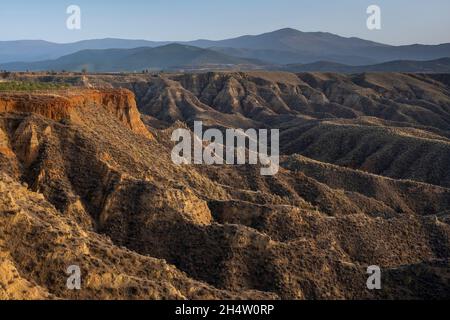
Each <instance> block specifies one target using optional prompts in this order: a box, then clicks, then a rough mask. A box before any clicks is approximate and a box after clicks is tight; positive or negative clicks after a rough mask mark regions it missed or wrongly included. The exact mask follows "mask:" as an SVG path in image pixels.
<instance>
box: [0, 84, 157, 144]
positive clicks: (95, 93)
mask: <svg viewBox="0 0 450 320" xmlns="http://www.w3.org/2000/svg"><path fill="white" fill-rule="evenodd" d="M87 105H89V106H93V107H102V108H105V110H107V111H108V112H110V113H111V114H113V115H114V116H115V117H116V118H117V119H119V120H120V121H121V122H122V123H123V124H124V125H125V126H127V127H128V128H130V129H131V130H132V131H133V132H136V133H138V134H140V135H144V136H146V137H148V138H152V135H151V134H150V132H149V131H148V129H147V128H146V127H145V125H144V124H143V123H142V121H141V119H140V113H139V111H138V109H137V106H136V101H135V98H134V94H133V93H132V92H131V91H128V90H126V89H104V90H89V89H78V90H66V91H61V92H57V93H37V94H36V93H32V94H31V93H2V94H0V112H25V113H35V114H39V115H42V116H44V117H46V118H49V119H52V120H55V121H61V120H64V119H70V120H73V121H81V118H82V115H80V114H79V109H80V107H81V106H87Z"/></svg>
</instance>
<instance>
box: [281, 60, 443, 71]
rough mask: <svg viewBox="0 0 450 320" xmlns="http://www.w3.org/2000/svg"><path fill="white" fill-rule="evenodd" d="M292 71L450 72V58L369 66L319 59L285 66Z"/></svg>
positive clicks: (391, 62) (399, 61)
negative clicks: (313, 61)
mask: <svg viewBox="0 0 450 320" xmlns="http://www.w3.org/2000/svg"><path fill="white" fill-rule="evenodd" d="M284 69H285V70H287V71H290V72H341V73H359V72H415V73H417V72H423V73H429V72H431V73H450V58H442V59H437V60H431V61H413V60H396V61H390V62H385V63H380V64H374V65H367V66H349V65H345V64H340V63H335V62H329V61H318V62H315V63H308V64H293V65H287V66H285V67H284Z"/></svg>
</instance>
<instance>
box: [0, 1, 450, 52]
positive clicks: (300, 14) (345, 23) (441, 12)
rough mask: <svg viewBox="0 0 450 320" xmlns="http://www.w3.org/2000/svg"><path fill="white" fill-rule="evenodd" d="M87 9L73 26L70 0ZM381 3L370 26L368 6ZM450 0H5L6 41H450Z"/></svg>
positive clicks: (1, 35) (1, 11)
mask: <svg viewBox="0 0 450 320" xmlns="http://www.w3.org/2000/svg"><path fill="white" fill-rule="evenodd" d="M70 5H78V6H79V7H80V8H81V29H80V30H69V29H67V27H66V20H67V18H68V17H69V15H68V14H67V13H66V10H67V7H68V6H70ZM369 5H378V6H379V7H380V8H381V23H382V24H381V30H372V31H371V30H368V28H367V26H366V20H367V17H368V15H367V13H366V10H367V7H368V6H369ZM449 14H450V1H449V0H427V1H421V0H369V1H367V0H339V1H331V0H308V1H306V0H223V1H218V0H127V1H121V0H71V1H66V0H40V1H32V0H27V1H25V0H14V1H5V0H2V1H1V2H0V41H6V40H24V39H27V40H29V39H39V40H47V41H53V42H60V43H67V42H74V41H78V40H86V39H97V38H110V37H113V38H126V39H146V40H155V41H156V40H158V41H160V40H165V41H187V40H196V39H211V40H220V39H226V38H232V37H236V36H240V35H246V34H260V33H264V32H270V31H274V30H277V29H281V28H286V27H290V28H295V29H298V30H301V31H324V32H331V33H335V34H338V35H341V36H346V37H353V36H355V37H360V38H363V39H367V40H372V41H377V42H382V43H387V44H394V45H402V44H413V43H422V44H438V43H448V42H450V16H449Z"/></svg>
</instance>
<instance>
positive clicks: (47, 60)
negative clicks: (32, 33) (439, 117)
mask: <svg viewBox="0 0 450 320" xmlns="http://www.w3.org/2000/svg"><path fill="white" fill-rule="evenodd" d="M447 57H450V44H441V45H418V44H415V45H407V46H390V45H385V44H381V43H376V42H372V41H367V40H363V39H359V38H345V37H341V36H338V35H334V34H331V33H324V32H301V31H298V30H294V29H281V30H278V31H274V32H270V33H264V34H261V35H256V36H242V37H238V38H233V39H227V40H220V41H211V40H196V41H190V42H167V41H162V42H155V41H146V40H124V39H102V40H87V41H81V42H75V43H70V44H57V43H51V42H46V41H5V42H0V69H7V70H51V69H53V70H62V69H64V70H74V71H79V70H80V69H83V68H86V69H88V70H89V71H97V72H103V71H110V72H114V71H137V70H141V69H164V70H165V69H176V68H193V69H202V68H205V69H208V68H214V67H217V68H220V67H222V68H224V69H229V68H236V66H245V68H247V69H254V68H265V69H288V70H289V69H293V70H295V69H299V70H300V69H305V68H311V69H317V68H323V69H328V71H331V70H337V69H342V70H344V71H343V72H347V71H346V70H351V68H350V67H352V66H358V68H359V69H361V68H363V69H364V70H366V69H367V67H368V66H371V67H373V68H375V69H377V68H382V69H383V70H384V69H385V68H387V69H389V67H390V66H392V67H395V68H399V70H403V69H408V70H421V69H428V70H431V71H429V72H439V70H436V67H439V65H438V64H436V63H434V62H431V60H437V59H441V58H447ZM400 60H401V61H402V62H400ZM405 60H407V61H405ZM412 60H413V61H412ZM318 61H325V62H326V63H325V62H318ZM420 61H429V62H427V63H425V64H417V63H416V62H420ZM387 62H389V64H388V65H382V66H379V67H375V66H376V65H379V64H384V63H387ZM311 63H313V64H312V65H310V64H311ZM444 64H445V63H444ZM286 65H288V66H286ZM359 66H363V67H359ZM358 68H355V69H354V70H359V69H358ZM384 71H391V69H389V70H384ZM392 71H393V70H392Z"/></svg>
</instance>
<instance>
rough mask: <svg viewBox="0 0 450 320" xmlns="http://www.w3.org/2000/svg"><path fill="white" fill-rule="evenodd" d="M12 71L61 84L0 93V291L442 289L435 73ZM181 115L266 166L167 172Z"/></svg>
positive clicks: (389, 292)
mask: <svg viewBox="0 0 450 320" xmlns="http://www.w3.org/2000/svg"><path fill="white" fill-rule="evenodd" d="M11 77H14V80H32V81H38V80H39V81H49V82H58V83H62V82H64V83H70V84H71V85H74V86H75V87H73V88H70V89H67V90H58V91H54V92H34V93H21V92H0V299H67V298H75V299H404V298H412V299H448V298H449V297H450V282H449V281H450V174H449V172H450V76H449V75H418V74H416V75H409V74H384V73H379V74H360V75H339V74H313V73H303V74H291V73H270V72H249V73H231V72H230V73H205V74H163V75H158V76H152V75H133V74H129V75H55V76H50V75H32V74H21V75H12V76H11ZM195 120H202V121H203V122H204V123H205V126H207V127H216V128H220V129H226V128H231V127H233V128H244V129H246V128H279V129H280V131H281V140H280V146H281V153H282V158H281V167H282V168H281V169H280V172H279V173H278V174H277V175H276V176H273V177H270V176H269V177H263V176H261V175H260V174H259V172H260V171H259V168H258V167H257V166H194V165H192V166H188V165H186V166H176V165H174V164H173V163H172V161H171V158H170V152H171V149H172V147H173V144H172V142H171V141H170V135H171V133H172V131H173V130H174V129H175V128H179V127H192V125H193V121H195ZM70 265H79V266H80V268H81V270H82V289H81V290H79V291H71V290H67V288H66V280H67V275H66V273H65V271H66V269H67V267H68V266H70ZM371 265H378V266H380V267H381V269H382V285H383V286H382V290H379V291H370V290H368V289H367V287H366V280H367V277H368V275H367V274H366V270H367V267H368V266H371Z"/></svg>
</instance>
